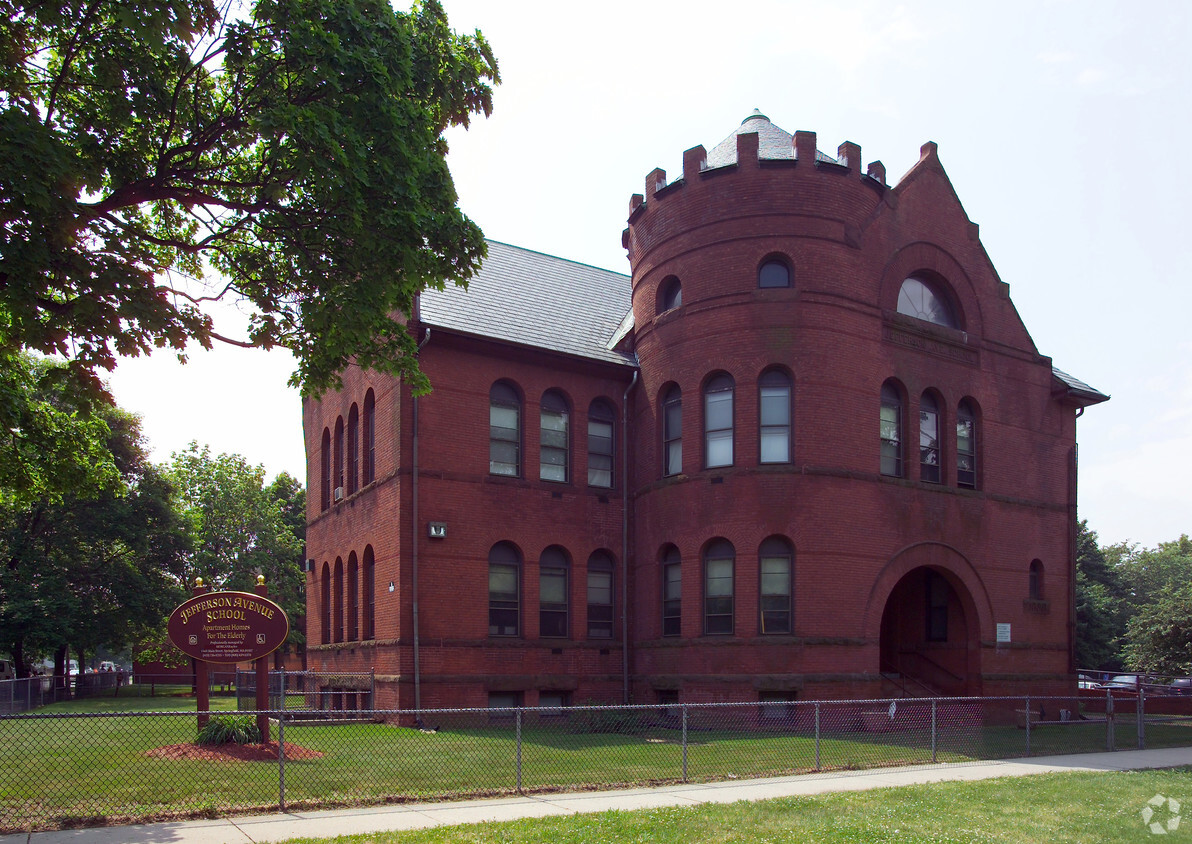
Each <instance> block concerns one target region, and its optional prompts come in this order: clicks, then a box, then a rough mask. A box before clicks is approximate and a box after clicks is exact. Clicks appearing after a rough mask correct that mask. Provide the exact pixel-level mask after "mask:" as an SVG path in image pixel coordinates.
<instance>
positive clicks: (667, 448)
mask: <svg viewBox="0 0 1192 844" xmlns="http://www.w3.org/2000/svg"><path fill="white" fill-rule="evenodd" d="M677 396H678V391H677V390H675V391H673V392H672V396H671V397H668V398H667V401H666V405H665V408H664V410H663V422H662V449H663V470H662V473H663V474H664V475H677V474H679V473H680V472H682V471H683V405H682V404H681V403H680V401H679V399H678V398H677Z"/></svg>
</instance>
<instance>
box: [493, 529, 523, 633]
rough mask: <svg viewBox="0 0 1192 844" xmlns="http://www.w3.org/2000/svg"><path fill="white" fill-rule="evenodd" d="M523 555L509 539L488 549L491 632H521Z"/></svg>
mask: <svg viewBox="0 0 1192 844" xmlns="http://www.w3.org/2000/svg"><path fill="white" fill-rule="evenodd" d="M520 595H521V554H519V553H518V551H517V548H515V547H514V546H513V544H512V543H509V542H498V543H497V544H496V545H494V546H493V547H492V550H490V551H489V552H488V635H490V636H518V635H520V634H521V625H520V619H521V604H520Z"/></svg>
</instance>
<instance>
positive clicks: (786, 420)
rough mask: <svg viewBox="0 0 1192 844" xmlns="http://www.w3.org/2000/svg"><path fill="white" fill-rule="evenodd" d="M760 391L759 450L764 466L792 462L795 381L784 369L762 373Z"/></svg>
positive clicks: (758, 400)
mask: <svg viewBox="0 0 1192 844" xmlns="http://www.w3.org/2000/svg"><path fill="white" fill-rule="evenodd" d="M757 391H758V398H757V403H758V437H757V439H758V449H759V459H760V460H761V462H762V463H790V462H791V379H790V377H789V376H788V375H787V374H786V373H785V372H782V371H781V370H778V369H770V370H767V371H766V372H763V373H762V377H761V378H759V379H758V382H757Z"/></svg>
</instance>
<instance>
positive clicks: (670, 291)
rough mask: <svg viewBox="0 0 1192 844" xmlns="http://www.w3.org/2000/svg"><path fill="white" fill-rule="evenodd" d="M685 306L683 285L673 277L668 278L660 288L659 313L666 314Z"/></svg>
mask: <svg viewBox="0 0 1192 844" xmlns="http://www.w3.org/2000/svg"><path fill="white" fill-rule="evenodd" d="M682 304H683V285H682V284H680V283H679V279H677V278H675V277H674V276H673V275H671V276H667V277H666V278H664V279H663V280H662V284H660V285H659V286H658V313H660V314H662V313H666V312H667V311H670V310H674V309H675V308H677V307H679V306H680V305H682Z"/></svg>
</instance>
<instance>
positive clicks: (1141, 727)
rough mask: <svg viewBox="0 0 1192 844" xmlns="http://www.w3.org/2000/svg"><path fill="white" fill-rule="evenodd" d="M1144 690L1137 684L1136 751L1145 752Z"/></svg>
mask: <svg viewBox="0 0 1192 844" xmlns="http://www.w3.org/2000/svg"><path fill="white" fill-rule="evenodd" d="M1145 715H1146V689H1144V688H1143V687H1142V683H1139V684H1138V749H1139V750H1146V718H1145Z"/></svg>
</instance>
